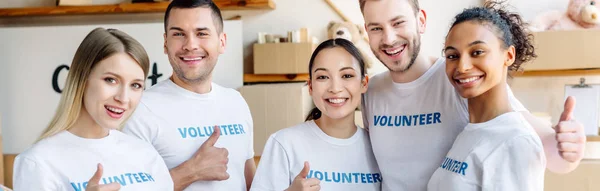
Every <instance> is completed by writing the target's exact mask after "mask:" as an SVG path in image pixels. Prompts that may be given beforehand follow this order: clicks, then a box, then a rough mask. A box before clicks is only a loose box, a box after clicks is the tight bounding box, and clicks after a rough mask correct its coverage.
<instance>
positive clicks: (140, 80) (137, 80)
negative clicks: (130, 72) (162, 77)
mask: <svg viewBox="0 0 600 191" xmlns="http://www.w3.org/2000/svg"><path fill="white" fill-rule="evenodd" d="M104 74H110V75H113V76H116V77H117V78H119V79H123V77H121V75H119V74H116V73H113V72H105V73H104ZM133 81H134V82H144V80H143V79H140V78H138V79H135V80H133Z"/></svg>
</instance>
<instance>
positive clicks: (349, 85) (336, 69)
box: [309, 47, 367, 119]
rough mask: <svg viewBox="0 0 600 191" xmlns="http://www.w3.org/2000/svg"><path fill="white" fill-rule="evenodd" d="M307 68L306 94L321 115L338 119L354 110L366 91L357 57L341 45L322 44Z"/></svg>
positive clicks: (365, 83) (365, 81)
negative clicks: (311, 63)
mask: <svg viewBox="0 0 600 191" xmlns="http://www.w3.org/2000/svg"><path fill="white" fill-rule="evenodd" d="M310 72H311V73H312V78H311V79H310V82H309V84H310V94H311V96H312V99H313V102H314V103H315V105H316V106H317V108H318V109H319V110H321V112H322V114H323V115H326V116H328V117H330V118H332V119H339V118H343V117H346V116H348V115H350V114H353V113H354V111H355V109H356V108H357V107H358V105H359V104H360V99H361V94H362V93H365V92H366V91H367V79H366V78H362V76H361V68H360V66H359V62H358V60H356V59H355V58H354V57H353V56H352V55H351V54H350V53H348V51H346V50H345V49H344V48H342V47H333V48H326V49H323V50H321V52H319V53H318V54H317V56H316V57H315V60H314V63H313V66H312V68H311V71H310Z"/></svg>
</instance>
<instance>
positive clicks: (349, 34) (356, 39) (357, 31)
mask: <svg viewBox="0 0 600 191" xmlns="http://www.w3.org/2000/svg"><path fill="white" fill-rule="evenodd" d="M327 38H329V39H333V38H343V39H346V40H349V41H351V42H352V43H354V45H355V46H356V47H357V48H358V50H359V51H360V52H361V54H362V56H363V58H364V59H365V67H366V68H367V73H368V74H369V75H370V76H371V75H374V74H377V73H380V72H382V71H385V70H386V68H385V67H384V66H383V64H381V62H379V60H378V59H377V58H376V57H375V55H373V53H372V52H371V49H370V48H369V43H368V42H367V40H366V38H365V32H364V29H363V27H362V26H360V25H356V24H354V23H351V22H336V21H331V22H329V25H328V26H327Z"/></svg>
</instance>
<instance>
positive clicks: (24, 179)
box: [13, 156, 66, 190]
mask: <svg viewBox="0 0 600 191" xmlns="http://www.w3.org/2000/svg"><path fill="white" fill-rule="evenodd" d="M53 177H55V176H54V175H53V174H49V171H48V170H46V168H44V167H43V166H40V165H39V163H37V162H35V161H34V160H32V159H30V158H27V157H21V156H18V157H17V158H16V159H15V165H14V174H13V189H14V190H66V188H63V187H62V186H60V185H61V184H59V183H58V182H57V181H56V180H54V179H53Z"/></svg>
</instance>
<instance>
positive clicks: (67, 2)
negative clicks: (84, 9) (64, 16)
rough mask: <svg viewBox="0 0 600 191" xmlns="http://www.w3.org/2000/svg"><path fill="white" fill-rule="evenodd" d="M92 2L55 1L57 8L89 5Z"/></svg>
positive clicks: (76, 0)
mask: <svg viewBox="0 0 600 191" xmlns="http://www.w3.org/2000/svg"><path fill="white" fill-rule="evenodd" d="M91 4H92V0H56V5H58V6H79V5H91Z"/></svg>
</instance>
